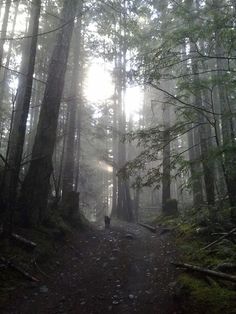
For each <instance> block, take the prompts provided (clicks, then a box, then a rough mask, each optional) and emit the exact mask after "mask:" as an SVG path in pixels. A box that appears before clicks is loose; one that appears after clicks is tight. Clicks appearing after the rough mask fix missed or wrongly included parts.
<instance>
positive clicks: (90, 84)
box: [85, 62, 114, 103]
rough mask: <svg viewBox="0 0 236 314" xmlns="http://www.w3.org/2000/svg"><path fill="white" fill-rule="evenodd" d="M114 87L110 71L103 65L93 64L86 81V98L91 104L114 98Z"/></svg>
mask: <svg viewBox="0 0 236 314" xmlns="http://www.w3.org/2000/svg"><path fill="white" fill-rule="evenodd" d="M113 91H114V87H113V84H112V77H111V74H110V73H109V70H108V69H107V68H106V67H105V65H104V64H101V63H99V62H98V63H92V64H91V65H90V66H89V69H88V72H87V78H86V81H85V96H86V98H87V100H88V101H90V102H93V103H94V102H103V101H105V100H106V99H108V98H110V97H112V95H113Z"/></svg>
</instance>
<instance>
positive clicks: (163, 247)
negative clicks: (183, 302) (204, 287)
mask: <svg viewBox="0 0 236 314" xmlns="http://www.w3.org/2000/svg"><path fill="white" fill-rule="evenodd" d="M54 253H55V252H54ZM176 255H177V252H176V249H175V247H174V245H173V243H172V241H171V236H170V235H168V234H163V235H160V230H157V233H151V232H150V231H148V230H146V229H145V228H143V227H141V226H138V225H135V224H128V223H122V224H121V223H119V224H118V223H114V222H112V224H111V228H110V229H109V230H104V227H103V226H100V228H97V229H94V230H90V231H86V232H80V233H76V234H73V237H70V238H68V239H67V240H65V241H64V242H63V246H60V248H59V249H58V247H57V252H56V253H55V255H54V257H53V258H52V260H51V261H50V263H49V265H47V266H46V265H44V266H42V268H41V281H40V283H36V284H35V283H30V282H25V284H24V285H22V286H20V287H18V288H17V289H13V291H12V292H11V291H10V290H9V292H8V295H9V298H8V302H6V303H5V304H4V306H3V307H0V312H1V313H2V314H9V313H10V314H46V313H50V314H56V313H62V314H63V313H76V314H78V313H80V314H81V313H86V314H95V313H101V314H106V313H127V314H132V313H139V314H145V313H155V314H175V313H176V314H177V313H181V312H180V310H179V309H178V308H179V306H178V302H177V300H175V299H174V293H173V287H174V285H175V282H176V277H177V273H176V270H175V269H174V267H173V266H172V265H171V264H170V261H173V260H175V259H176ZM43 273H44V275H42V274H43Z"/></svg>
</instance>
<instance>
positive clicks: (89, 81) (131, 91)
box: [85, 59, 143, 121]
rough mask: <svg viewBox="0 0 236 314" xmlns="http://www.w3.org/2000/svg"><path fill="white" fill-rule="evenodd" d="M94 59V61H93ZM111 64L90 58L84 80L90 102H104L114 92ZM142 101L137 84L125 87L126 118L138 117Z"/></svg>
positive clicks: (134, 118)
mask: <svg viewBox="0 0 236 314" xmlns="http://www.w3.org/2000/svg"><path fill="white" fill-rule="evenodd" d="M95 61H96V62H95ZM111 72H112V64H111V63H105V64H104V62H103V61H102V60H99V59H98V60H96V59H95V60H92V63H91V65H90V66H89V68H88V71H87V77H86V81H85V97H86V98H87V100H88V101H89V102H92V103H97V104H99V103H104V102H105V101H106V100H107V99H109V98H111V97H112V96H113V94H114V84H113V80H112V75H111ZM142 103H143V91H142V89H141V88H140V87H139V86H135V87H132V86H131V87H127V89H126V93H125V113H126V116H127V120H128V119H129V117H132V119H133V120H136V121H137V120H138V119H139V112H140V109H141V107H142Z"/></svg>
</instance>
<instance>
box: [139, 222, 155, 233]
mask: <svg viewBox="0 0 236 314" xmlns="http://www.w3.org/2000/svg"><path fill="white" fill-rule="evenodd" d="M138 225H139V226H141V227H144V228H146V229H148V230H149V231H151V232H153V233H156V228H155V227H153V226H150V225H148V224H144V223H141V222H139V223H138Z"/></svg>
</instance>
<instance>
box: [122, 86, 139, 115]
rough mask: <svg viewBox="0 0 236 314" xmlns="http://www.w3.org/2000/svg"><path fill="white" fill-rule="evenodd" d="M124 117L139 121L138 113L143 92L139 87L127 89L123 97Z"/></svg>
mask: <svg viewBox="0 0 236 314" xmlns="http://www.w3.org/2000/svg"><path fill="white" fill-rule="evenodd" d="M125 103H126V109H125V112H126V115H127V118H129V117H132V119H133V120H138V119H139V112H140V110H141V108H142V104H143V91H142V89H141V88H140V87H139V86H134V87H128V88H127V90H126V95H125Z"/></svg>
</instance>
